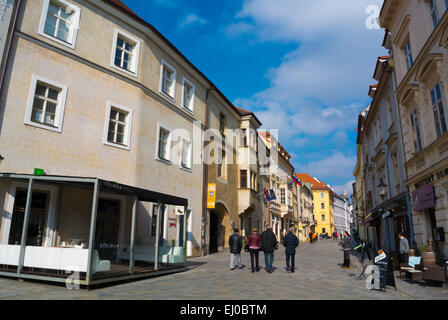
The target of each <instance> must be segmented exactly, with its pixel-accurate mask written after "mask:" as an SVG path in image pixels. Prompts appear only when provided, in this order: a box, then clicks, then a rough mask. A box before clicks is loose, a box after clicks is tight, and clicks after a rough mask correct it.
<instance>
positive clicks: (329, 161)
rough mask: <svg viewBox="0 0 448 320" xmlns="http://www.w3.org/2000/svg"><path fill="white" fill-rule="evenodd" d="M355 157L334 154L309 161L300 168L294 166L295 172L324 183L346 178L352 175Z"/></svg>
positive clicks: (339, 153) (338, 153)
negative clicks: (308, 175)
mask: <svg viewBox="0 0 448 320" xmlns="http://www.w3.org/2000/svg"><path fill="white" fill-rule="evenodd" d="M355 164H356V156H354V157H350V156H345V155H344V154H342V153H341V152H334V153H333V154H332V155H331V156H328V157H326V158H321V159H317V160H314V161H310V162H308V163H307V164H305V165H302V166H300V165H299V166H297V165H296V166H295V167H296V171H297V172H306V173H309V174H310V175H312V176H313V177H316V178H318V179H319V180H321V181H324V182H325V180H326V179H328V178H336V179H339V178H347V177H351V176H352V175H353V168H354V166H355Z"/></svg>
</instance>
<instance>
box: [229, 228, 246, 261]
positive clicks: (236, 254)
mask: <svg viewBox="0 0 448 320" xmlns="http://www.w3.org/2000/svg"><path fill="white" fill-rule="evenodd" d="M233 232H234V233H233V234H232V235H231V236H230V237H229V248H230V270H235V258H236V260H237V261H238V268H239V269H242V268H243V265H242V264H241V249H242V247H243V238H241V236H240V234H239V232H240V230H238V229H237V228H235V229H234V230H233Z"/></svg>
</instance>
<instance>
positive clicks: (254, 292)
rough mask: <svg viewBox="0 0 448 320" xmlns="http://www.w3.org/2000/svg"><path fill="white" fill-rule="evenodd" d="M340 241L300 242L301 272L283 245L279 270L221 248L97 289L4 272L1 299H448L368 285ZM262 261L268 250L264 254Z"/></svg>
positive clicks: (415, 289) (425, 291)
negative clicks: (232, 263) (232, 264)
mask: <svg viewBox="0 0 448 320" xmlns="http://www.w3.org/2000/svg"><path fill="white" fill-rule="evenodd" d="M342 254H343V253H342V249H341V247H340V244H339V241H336V240H319V241H318V242H317V243H313V244H309V243H301V244H300V246H299V248H298V250H297V254H296V272H295V273H287V272H286V270H285V265H286V261H285V254H284V248H283V247H282V246H280V248H279V250H277V251H276V252H275V259H274V268H275V269H274V272H273V273H267V272H266V271H265V270H264V269H262V270H261V271H260V272H255V273H252V272H251V270H250V257H249V254H248V253H244V252H243V253H242V261H243V264H244V265H245V267H244V268H243V269H241V270H240V269H238V268H237V269H235V270H230V268H229V260H230V259H229V258H230V257H229V253H228V252H224V253H217V254H213V255H209V256H205V257H199V258H193V259H189V261H188V270H187V271H186V272H182V273H176V274H171V275H166V276H161V277H157V278H151V279H146V280H140V281H135V282H128V283H124V284H118V285H111V286H108V287H102V288H97V289H92V290H86V289H80V290H68V289H66V288H65V286H61V285H53V284H46V283H37V282H32V281H18V280H15V279H9V278H0V299H21V300H61V299H63V300H78V299H81V300H92V299H94V300H97V299H100V300H102V299H107V300H126V299H131V300H144V299H148V300H171V299H179V300H184V299H185V300H409V299H447V300H448V292H447V290H445V289H443V288H441V287H436V286H426V287H423V286H422V285H419V284H411V283H408V282H406V281H403V280H400V279H399V278H398V276H397V277H396V283H397V288H398V290H397V291H395V290H394V289H387V290H386V292H382V291H375V290H368V289H367V288H366V285H365V281H364V280H357V279H356V278H357V276H358V275H359V274H360V273H361V271H362V266H361V264H360V263H359V261H358V259H357V258H356V257H354V256H352V259H351V260H352V267H351V268H350V269H348V270H344V269H342V268H341V267H340V265H341V264H342V260H343V257H342ZM260 266H261V267H264V256H263V254H260Z"/></svg>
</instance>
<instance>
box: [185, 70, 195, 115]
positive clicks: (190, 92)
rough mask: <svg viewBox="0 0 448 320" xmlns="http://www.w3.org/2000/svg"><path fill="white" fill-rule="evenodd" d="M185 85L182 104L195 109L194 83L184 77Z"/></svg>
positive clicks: (191, 109) (189, 108) (192, 109)
mask: <svg viewBox="0 0 448 320" xmlns="http://www.w3.org/2000/svg"><path fill="white" fill-rule="evenodd" d="M183 87H184V93H183V97H182V99H183V102H182V105H183V107H184V108H186V109H188V110H190V111H194V85H193V84H192V83H191V82H190V81H188V80H187V79H185V78H184V80H183Z"/></svg>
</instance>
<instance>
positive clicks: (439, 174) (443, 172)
mask: <svg viewBox="0 0 448 320" xmlns="http://www.w3.org/2000/svg"><path fill="white" fill-rule="evenodd" d="M447 176H448V168H445V169H443V170H440V171H438V172H436V178H437V180H439V179H442V178H443V177H447Z"/></svg>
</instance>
